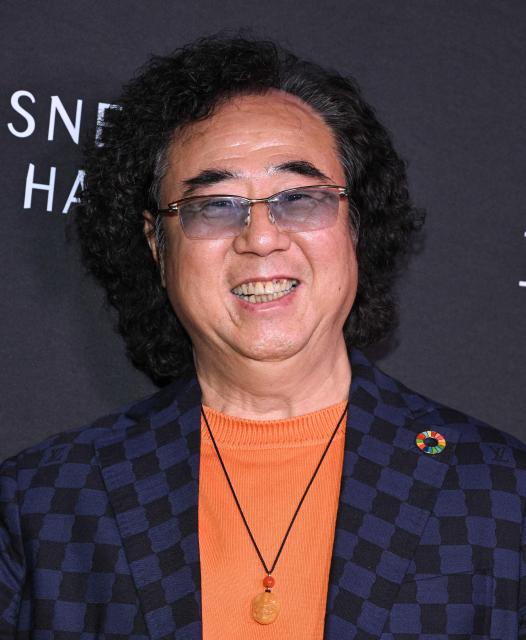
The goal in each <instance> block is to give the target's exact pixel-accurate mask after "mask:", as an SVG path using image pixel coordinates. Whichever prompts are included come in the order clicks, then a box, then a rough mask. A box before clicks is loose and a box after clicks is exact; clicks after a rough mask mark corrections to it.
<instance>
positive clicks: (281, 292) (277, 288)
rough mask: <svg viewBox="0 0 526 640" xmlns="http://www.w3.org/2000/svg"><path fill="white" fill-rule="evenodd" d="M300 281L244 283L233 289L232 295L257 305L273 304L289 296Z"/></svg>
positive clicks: (284, 280) (282, 280)
mask: <svg viewBox="0 0 526 640" xmlns="http://www.w3.org/2000/svg"><path fill="white" fill-rule="evenodd" d="M298 284H299V282H298V280H288V279H281V280H266V281H261V280H254V281H253V282H244V283H243V284H240V285H239V286H237V287H234V288H233V289H232V293H233V294H234V295H236V296H237V297H238V298H241V300H244V301H245V302H251V303H252V304H257V303H260V302H272V300H277V299H278V298H283V297H284V296H286V295H288V294H289V293H291V292H292V291H294V289H295V288H296V287H297V286H298Z"/></svg>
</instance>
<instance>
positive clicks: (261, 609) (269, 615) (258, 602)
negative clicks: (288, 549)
mask: <svg viewBox="0 0 526 640" xmlns="http://www.w3.org/2000/svg"><path fill="white" fill-rule="evenodd" d="M348 408H349V403H348V402H347V404H346V405H345V409H344V410H343V413H342V415H341V416H340V419H339V420H338V424H337V425H336V427H335V429H334V431H333V432H332V435H331V437H330V439H329V442H328V443H327V446H326V447H325V450H324V451H323V453H322V455H321V458H320V461H319V462H318V464H317V466H316V469H315V470H314V473H313V474H312V477H311V479H310V480H309V483H308V484H307V487H306V489H305V491H304V493H303V496H302V497H301V500H300V501H299V504H298V506H297V507H296V511H295V512H294V515H293V516H292V520H291V521H290V524H289V526H288V529H287V531H286V533H285V535H284V536H283V540H282V542H281V545H280V547H279V550H278V553H277V555H276V558H275V560H274V562H273V563H272V566H271V567H270V569H269V568H268V567H267V565H266V563H265V560H264V559H263V555H262V554H261V551H260V550H259V547H258V545H257V543H256V541H255V539H254V536H253V535H252V531H251V530H250V527H249V526H248V522H247V519H246V518H245V514H244V513H243V509H241V505H240V504H239V500H238V499H237V496H236V492H235V491H234V487H233V486H232V482H231V480H230V476H229V475H228V472H227V470H226V467H225V463H224V462H223V458H222V457H221V454H220V453H219V449H218V448H217V444H216V441H215V438H214V436H213V434H212V430H211V429H210V425H209V424H208V419H207V417H206V414H205V410H204V408H203V406H202V405H201V415H202V416H203V418H204V421H205V424H206V426H207V428H208V433H209V434H210V438H211V439H212V444H213V445H214V449H215V450H216V453H217V457H218V458H219V462H220V463H221V467H222V468H223V472H224V474H225V477H226V479H227V482H228V486H229V487H230V491H231V492H232V495H233V497H234V500H235V503H236V505H237V508H238V511H239V514H240V515H241V518H242V520H243V523H244V525H245V528H246V530H247V531H248V535H249V536H250V539H251V540H252V544H253V545H254V548H255V550H256V553H257V554H258V557H259V559H260V561H261V564H262V565H263V568H264V569H265V573H266V574H267V575H266V576H265V577H264V578H263V586H264V587H265V591H263V593H258V595H257V596H255V597H254V598H253V600H252V604H251V613H252V617H253V618H254V620H256V622H259V623H260V624H270V623H271V622H274V620H275V619H276V618H277V617H278V613H279V610H280V606H281V605H280V602H279V600H278V599H277V598H276V596H275V595H274V594H273V593H272V591H271V589H272V587H273V586H274V584H275V580H274V578H273V577H272V575H271V574H272V572H273V571H274V569H275V567H276V564H277V562H278V559H279V557H280V555H281V552H282V551H283V547H284V546H285V542H286V540H287V538H288V536H289V533H290V530H291V529H292V525H293V524H294V521H295V520H296V517H297V515H298V513H299V510H300V509H301V505H302V504H303V501H304V500H305V497H306V495H307V493H308V491H309V489H310V488H311V485H312V483H313V482H314V478H315V477H316V474H317V473H318V470H319V468H320V467H321V463H322V462H323V459H324V458H325V454H326V453H327V451H328V450H329V447H330V446H331V443H332V441H333V440H334V436H335V435H336V432H337V431H338V428H339V426H340V424H341V423H342V420H343V418H344V416H345V414H346V413H347V409H348Z"/></svg>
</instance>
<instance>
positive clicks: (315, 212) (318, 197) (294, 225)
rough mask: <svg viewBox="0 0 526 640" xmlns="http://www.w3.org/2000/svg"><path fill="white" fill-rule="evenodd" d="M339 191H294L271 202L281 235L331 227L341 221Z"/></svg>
mask: <svg viewBox="0 0 526 640" xmlns="http://www.w3.org/2000/svg"><path fill="white" fill-rule="evenodd" d="M339 202H340V193H339V192H338V191H337V190H336V189H310V188H308V189H291V190H290V191H284V192H283V193H280V194H279V195H278V196H277V197H276V200H275V201H272V203H271V207H272V214H273V216H274V219H275V220H276V224H277V225H278V228H279V229H281V230H282V231H312V230H315V229H324V228H326V227H330V226H331V225H333V224H334V223H335V222H336V218H337V217H338V206H339Z"/></svg>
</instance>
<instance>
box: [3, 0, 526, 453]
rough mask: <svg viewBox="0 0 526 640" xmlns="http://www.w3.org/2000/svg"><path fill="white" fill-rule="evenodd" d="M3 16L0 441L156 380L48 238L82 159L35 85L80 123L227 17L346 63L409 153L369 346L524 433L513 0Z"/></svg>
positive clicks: (68, 248) (524, 219)
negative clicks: (397, 310) (405, 238)
mask: <svg viewBox="0 0 526 640" xmlns="http://www.w3.org/2000/svg"><path fill="white" fill-rule="evenodd" d="M0 25H1V26H0V31H1V34H0V35H1V43H2V45H1V46H2V52H3V56H2V63H1V64H2V68H1V75H0V86H1V96H0V109H1V119H2V122H1V126H0V131H1V133H0V136H1V139H0V154H1V156H2V171H1V173H0V182H1V198H2V210H1V216H2V217H1V220H2V224H1V230H0V234H1V243H0V260H1V262H0V265H1V274H2V278H1V287H2V294H1V296H2V297H1V299H2V319H3V324H2V341H1V346H0V354H1V360H2V367H1V371H0V389H1V392H0V403H1V405H0V435H1V444H0V458H3V457H6V456H8V455H10V454H12V453H15V452H16V451H18V450H19V449H21V448H22V447H25V446H27V445H29V444H31V443H34V442H36V441H38V440H41V439H42V438H43V437H45V436H46V435H48V434H51V433H54V432H57V431H60V430H64V429H67V428H70V427H75V426H78V425H81V424H83V423H85V422H87V421H89V420H91V419H93V418H95V417H97V416H99V415H101V414H104V413H107V412H109V411H111V410H113V409H115V408H116V407H118V406H119V405H121V404H122V403H126V402H128V401H132V400H134V399H136V398H138V397H141V396H144V395H147V394H148V393H150V392H151V391H152V390H154V387H153V385H152V384H151V383H150V382H149V381H148V380H147V379H146V378H145V377H144V376H143V375H142V374H140V373H139V372H137V371H135V370H134V369H133V367H132V366H131V365H130V364H129V362H128V361H127V360H126V357H125V355H124V350H123V347H122V345H121V341H120V338H119V337H118V336H117V335H115V334H114V333H113V331H112V324H113V322H114V318H113V317H112V315H111V313H109V312H108V311H107V310H106V309H105V308H104V305H103V296H102V293H101V292H100V291H99V290H98V289H97V288H96V287H95V285H94V284H93V283H92V282H91V281H90V280H89V278H87V277H86V276H85V275H83V272H82V269H81V267H80V265H79V262H78V259H77V257H76V250H75V248H74V246H73V245H71V244H68V242H67V241H66V239H65V230H66V228H67V226H68V220H69V221H71V216H68V214H63V213H62V210H63V208H64V204H65V202H66V200H67V198H68V194H69V193H70V190H71V188H72V186H73V183H74V180H75V177H76V175H77V171H78V170H79V169H80V168H81V166H82V165H81V159H80V153H79V146H78V145H77V144H76V143H75V142H74V141H73V139H72V135H71V134H70V133H68V130H67V128H66V126H65V125H64V122H63V120H62V119H61V118H60V114H58V115H57V114H55V127H54V132H53V136H49V120H50V110H51V96H58V98H59V100H60V104H61V105H62V107H63V109H65V111H66V112H67V114H68V115H69V117H70V119H71V120H72V124H75V122H76V121H75V114H76V108H77V101H78V100H82V115H81V120H80V131H79V135H80V139H81V140H82V138H83V137H84V136H85V135H87V131H88V130H89V129H90V128H92V127H93V126H94V125H95V122H96V118H97V105H98V103H109V102H111V100H112V99H113V98H115V96H117V95H118V93H119V88H120V86H121V84H122V83H123V82H124V81H125V80H126V79H127V78H129V77H130V76H131V75H132V74H133V72H134V71H135V69H136V68H137V67H138V66H139V65H140V64H142V63H143V62H144V61H145V59H146V58H147V57H148V56H149V55H150V54H151V53H165V52H168V51H170V50H172V49H174V48H175V47H177V46H179V45H181V44H183V43H185V42H188V41H190V40H192V39H193V38H195V37H197V36H200V35H203V34H205V33H210V32H213V31H216V30H219V29H235V28H238V27H241V26H249V27H252V28H253V29H254V30H255V32H256V33H257V34H261V35H265V36H271V37H275V38H277V39H278V40H280V41H281V42H282V43H283V44H285V45H287V46H289V47H291V48H292V49H294V50H295V51H296V52H298V53H299V54H301V55H304V56H307V57H311V58H313V59H315V60H316V61H318V62H321V63H322V64H328V65H331V66H333V67H335V68H337V69H338V70H340V71H342V72H348V73H351V74H352V75H354V76H355V77H356V78H357V79H358V81H359V83H360V84H361V86H362V87H363V89H364V91H365V95H366V97H367V98H368V99H369V100H370V101H371V102H372V103H373V104H374V105H375V106H376V107H377V110H378V112H379V114H380V116H381V118H382V119H383V121H384V122H386V123H387V125H388V126H389V128H390V129H391V131H392V133H393V136H394V139H395V143H396V145H397V148H398V150H399V151H400V152H401V154H402V155H403V156H404V157H405V158H406V159H407V160H408V162H409V173H410V180H411V187H412V191H413V194H414V198H415V200H416V202H417V204H419V205H421V206H424V207H426V208H427V210H428V221H427V225H426V227H427V231H426V244H425V247H424V249H423V250H422V251H421V253H420V254H419V255H417V256H416V257H415V258H414V259H413V261H412V263H411V266H410V269H409V270H408V272H407V274H406V275H405V277H404V279H403V280H402V282H401V284H400V306H401V314H400V315H401V324H400V328H399V330H398V331H397V333H396V335H395V336H394V339H393V340H392V343H391V344H390V345H389V348H387V347H386V346H383V347H382V348H378V349H375V350H372V351H371V353H372V354H373V355H374V357H375V359H376V360H377V361H378V363H379V364H380V366H381V367H382V368H384V370H386V371H387V372H388V373H390V374H392V375H395V376H396V377H398V378H400V379H401V380H402V381H404V382H405V383H406V384H408V385H409V386H412V387H413V388H415V389H417V390H419V391H421V392H423V393H425V394H427V395H429V396H431V397H433V398H435V399H437V400H440V401H442V402H444V403H446V404H449V405H452V406H454V407H457V408H460V409H463V410H465V411H467V412H469V413H471V414H474V415H477V416H478V417H481V418H483V419H485V420H486V421H488V422H490V423H493V424H494V425H496V426H499V427H500V428H502V429H505V430H507V431H509V432H512V433H514V434H516V435H517V436H518V437H520V438H522V439H525V440H526V425H525V421H524V415H525V410H526V389H525V386H526V385H525V383H526V374H525V362H526V341H525V338H524V319H525V311H526V282H523V281H526V260H525V259H524V258H525V255H526V237H525V232H526V215H525V204H524V202H525V196H526V188H525V179H524V175H523V174H524V168H525V162H524V161H525V155H526V154H525V151H524V149H525V144H526V124H525V94H526V89H525V80H526V74H525V70H526V69H525V68H526V45H525V43H526V40H525V37H526V28H525V27H526V3H524V2H522V1H521V0H516V1H506V0H500V1H499V0H493V1H490V0H485V1H482V0H479V1H475V0H464V1H463V2H458V1H457V0H443V1H425V0H396V1H395V0H376V1H374V0H371V1H365V0H362V1H356V0H332V1H326V2H321V1H319V2H314V1H312V0H305V1H303V2H291V1H289V0H267V1H266V2H247V1H245V0H224V1H223V2H222V3H218V2H212V1H211V0H208V1H202V2H199V1H198V2H182V1H177V2H166V1H162V0H150V1H148V2H146V1H144V2H140V1H139V0H126V1H124V0H123V1H95V2H94V1H93V0H90V1H89V2H88V1H87V0H82V1H79V0H76V1H75V2H71V1H70V0H60V1H59V0H52V1H48V2H45V3H41V2H27V1H23V0H16V1H12V2H6V1H5V0H4V1H3V2H2V4H1V5H0ZM18 91H25V92H29V93H30V94H31V96H32V98H30V97H28V96H27V95H26V96H23V97H21V98H20V99H19V100H18V102H16V100H15V104H19V105H20V107H23V108H24V109H25V110H26V112H28V113H29V114H30V115H31V117H32V118H33V119H34V131H33V133H31V135H26V136H25V137H20V133H21V132H22V133H23V132H24V131H25V132H26V134H27V133H29V131H30V130H31V127H30V128H29V130H28V129H27V127H28V121H29V122H30V123H31V118H30V117H29V116H27V115H26V116H24V113H20V110H18V111H16V110H15V109H14V108H13V107H12V105H11V100H12V96H13V94H15V93H16V92H18ZM32 99H34V103H33V102H32V101H31V100H32ZM56 105H57V101H56V99H55V108H56ZM9 123H11V126H10V127H9V126H8V124H9ZM13 130H14V131H17V132H18V133H19V135H18V136H17V135H15V134H14V133H13V132H12V131H13ZM73 134H74V135H75V131H73ZM48 137H52V138H53V139H52V140H48ZM31 164H32V165H34V179H33V180H34V182H36V183H40V184H43V183H49V182H50V170H51V167H55V183H54V191H53V201H52V203H51V209H52V211H51V212H47V211H46V205H47V200H48V195H49V192H46V191H43V190H41V189H40V190H33V192H32V201H31V206H26V207H24V198H25V191H26V181H27V178H28V171H29V168H30V165H31ZM73 195H74V194H73ZM28 204H29V203H26V205H28ZM521 282H523V285H524V286H521Z"/></svg>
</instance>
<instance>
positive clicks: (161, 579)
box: [96, 379, 202, 640]
mask: <svg viewBox="0 0 526 640" xmlns="http://www.w3.org/2000/svg"><path fill="white" fill-rule="evenodd" d="M200 402H201V392H200V389H199V385H198V384H197V381H196V380H195V379H194V380H192V381H190V382H188V383H186V384H183V385H179V386H176V387H175V388H174V386H173V385H171V386H170V387H169V388H167V389H166V390H164V391H162V392H160V393H159V394H156V396H154V401H153V404H152V400H148V401H146V406H144V405H140V404H139V405H136V406H134V407H133V408H132V410H131V412H128V413H127V414H126V416H125V417H124V425H123V427H122V428H119V425H116V427H117V428H114V429H113V430H112V432H111V433H110V434H109V435H105V436H103V437H102V438H100V439H99V440H98V441H97V442H96V450H97V454H98V460H99V464H100V468H101V473H102V477H103V479H104V482H105V485H106V488H107V491H108V494H109V500H110V503H111V505H112V507H113V511H114V513H115V518H116V520H117V525H118V527H119V530H120V534H121V537H122V542H123V546H124V552H125V555H126V560H127V561H128V564H129V567H130V570H131V573H132V576H133V579H134V582H135V586H136V589H137V594H138V597H139V600H140V603H141V607H142V610H143V613H144V617H145V621H146V625H147V627H148V631H149V637H151V638H152V639H153V640H158V639H160V638H169V637H170V638H173V637H174V634H175V633H176V632H177V638H178V639H181V640H200V639H201V633H202V632H201V629H202V626H201V582H200V569H199V549H198V538H197V516H198V511H197V497H198V479H199V436H200V431H199V429H200V415H199V414H200ZM121 422H122V420H121Z"/></svg>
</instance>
